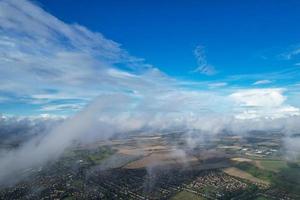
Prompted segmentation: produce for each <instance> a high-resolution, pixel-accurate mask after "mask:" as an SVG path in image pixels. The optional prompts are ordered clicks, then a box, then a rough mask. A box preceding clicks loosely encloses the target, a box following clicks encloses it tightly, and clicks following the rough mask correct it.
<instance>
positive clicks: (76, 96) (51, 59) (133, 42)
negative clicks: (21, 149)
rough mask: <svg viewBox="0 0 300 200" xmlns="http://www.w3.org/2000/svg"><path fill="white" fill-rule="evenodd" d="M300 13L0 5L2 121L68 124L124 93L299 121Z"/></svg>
mask: <svg viewBox="0 0 300 200" xmlns="http://www.w3.org/2000/svg"><path fill="white" fill-rule="evenodd" d="M299 10H300V3H299V1H294V0H290V1H284V2H283V1H263V2H261V1H245V2H243V3H241V2H240V1H220V0H219V1H193V0H190V1H172V2H171V1H133V0H129V1H96V0H91V1H75V2H74V1H71V0H52V1H45V0H34V1H23V0H22V1H16V0H13V1H6V0H4V1H2V2H0V11H1V15H0V28H1V29H0V30H1V32H0V78H1V80H0V113H2V115H8V116H48V115H49V116H50V115H51V116H54V115H59V116H70V115H73V114H74V113H76V112H78V111H80V110H81V109H82V108H84V107H85V106H86V105H87V104H89V103H90V102H91V101H93V99H95V98H96V97H98V96H101V95H103V94H108V93H118V94H119V93H122V94H126V95H131V96H135V98H137V99H141V97H143V98H147V97H148V96H149V95H151V96H152V97H153V96H155V98H156V99H155V100H153V102H152V103H153V104H155V101H157V99H159V101H165V102H163V103H164V104H168V101H170V99H167V98H164V99H163V96H164V95H165V96H167V97H168V98H170V96H172V95H173V97H172V98H177V99H178V103H179V105H189V106H188V107H191V108H186V107H185V106H182V110H184V112H185V111H186V110H189V109H190V110H191V111H192V112H194V113H196V114H197V113H199V112H200V111H199V110H201V112H200V113H203V111H204V110H209V111H210V112H211V111H213V112H217V113H222V114H224V113H225V114H228V113H234V115H235V116H239V117H241V113H245V112H248V113H249V112H250V113H252V112H255V113H260V114H258V117H261V116H262V117H274V116H282V115H284V116H285V115H286V114H287V113H289V114H291V115H295V114H298V109H299V107H300V103H299V102H300V101H299V92H300V91H299V88H300V81H299V79H300V39H299V35H300V27H299V26H298V22H299V20H300V15H299ZM170 94H172V95H170ZM259 98H260V99H259ZM162 99H163V100H162ZM180 99H184V100H185V101H189V102H183V100H182V101H180ZM187 99H188V100H187ZM135 101H139V100H135ZM148 101H150V100H148ZM256 101H258V102H256ZM204 102H205V103H204ZM220 102H222V103H220ZM149 104H150V102H149ZM262 113H264V114H262ZM265 113H267V114H265ZM282 113H283V114H282ZM249 115H250V114H249ZM271 115H272V116H271ZM251 116H252V114H251V115H250V116H248V117H251ZM255 116H256V114H255Z"/></svg>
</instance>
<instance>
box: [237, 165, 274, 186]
mask: <svg viewBox="0 0 300 200" xmlns="http://www.w3.org/2000/svg"><path fill="white" fill-rule="evenodd" d="M235 167H237V168H239V169H241V170H243V171H246V172H248V173H249V174H251V175H252V176H254V177H256V178H259V179H262V180H265V181H268V182H270V183H271V182H272V180H273V177H274V172H271V171H267V170H264V169H260V168H258V167H256V166H254V165H253V164H250V163H246V162H242V163H238V164H236V165H235Z"/></svg>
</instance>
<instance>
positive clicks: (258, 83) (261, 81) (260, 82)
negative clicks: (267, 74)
mask: <svg viewBox="0 0 300 200" xmlns="http://www.w3.org/2000/svg"><path fill="white" fill-rule="evenodd" d="M269 83H272V81H270V80H267V79H265V80H259V81H256V82H254V83H253V85H264V84H269Z"/></svg>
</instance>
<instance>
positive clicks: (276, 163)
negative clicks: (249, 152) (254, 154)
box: [259, 160, 287, 172]
mask: <svg viewBox="0 0 300 200" xmlns="http://www.w3.org/2000/svg"><path fill="white" fill-rule="evenodd" d="M259 162H260V164H261V166H262V167H263V168H264V169H265V170H269V171H274V172H278V171H280V170H281V169H284V168H286V167H287V164H286V162H285V161H283V160H260V161H259Z"/></svg>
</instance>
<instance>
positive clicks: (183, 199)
mask: <svg viewBox="0 0 300 200" xmlns="http://www.w3.org/2000/svg"><path fill="white" fill-rule="evenodd" d="M190 199H194V200H203V198H202V197H201V196H198V195H196V194H193V193H191V192H187V191H181V192H179V193H177V194H176V195H175V196H173V197H172V198H171V200H190Z"/></svg>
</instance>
